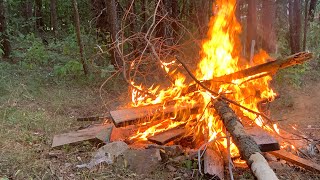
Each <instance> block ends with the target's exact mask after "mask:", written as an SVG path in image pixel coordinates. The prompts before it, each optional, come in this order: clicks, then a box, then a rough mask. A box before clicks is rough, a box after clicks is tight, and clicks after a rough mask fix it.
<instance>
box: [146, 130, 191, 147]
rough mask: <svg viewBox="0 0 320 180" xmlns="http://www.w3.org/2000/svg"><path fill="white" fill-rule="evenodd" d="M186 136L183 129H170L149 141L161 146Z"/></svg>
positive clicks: (150, 138)
mask: <svg viewBox="0 0 320 180" xmlns="http://www.w3.org/2000/svg"><path fill="white" fill-rule="evenodd" d="M184 134H185V130H184V129H183V128H177V129H170V130H168V131H164V132H162V133H159V134H157V135H155V136H152V137H149V138H148V141H150V142H153V143H156V144H159V145H164V144H167V143H168V142H170V141H172V140H175V139H177V138H179V137H182V136H183V135H184Z"/></svg>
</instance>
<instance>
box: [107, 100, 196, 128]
mask: <svg viewBox="0 0 320 180" xmlns="http://www.w3.org/2000/svg"><path fill="white" fill-rule="evenodd" d="M187 109H191V111H196V110H197V109H198V107H191V106H183V105H181V106H179V108H177V107H175V106H174V105H167V106H163V105H159V104H156V105H148V106H141V107H134V108H129V109H121V110H116V111H110V116H111V119H112V121H113V123H114V125H115V126H116V127H124V126H128V125H131V124H136V123H143V122H147V121H148V120H151V119H157V117H154V116H155V115H156V116H159V117H158V118H165V117H169V116H170V114H171V113H173V112H175V111H183V110H187Z"/></svg>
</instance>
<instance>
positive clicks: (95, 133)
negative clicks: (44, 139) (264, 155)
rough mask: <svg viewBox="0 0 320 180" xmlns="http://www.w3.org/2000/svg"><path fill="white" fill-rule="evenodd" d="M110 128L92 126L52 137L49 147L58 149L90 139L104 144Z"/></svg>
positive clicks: (107, 126) (106, 126)
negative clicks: (98, 140)
mask: <svg viewBox="0 0 320 180" xmlns="http://www.w3.org/2000/svg"><path fill="white" fill-rule="evenodd" d="M112 127H113V125H112V124H107V125H94V126H92V127H89V128H86V129H81V130H78V131H74V132H69V133H64V134H58V135H55V136H54V137H53V141H52V145H51V147H58V146H62V145H66V144H71V143H76V142H81V141H86V140H91V139H100V140H102V141H104V142H105V140H107V138H108V137H107V136H108V134H109V135H110V134H111V130H112Z"/></svg>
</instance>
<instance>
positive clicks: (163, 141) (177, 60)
mask: <svg viewBox="0 0 320 180" xmlns="http://www.w3.org/2000/svg"><path fill="white" fill-rule="evenodd" d="M216 6H217V10H216V13H215V16H213V17H212V18H211V21H210V26H209V31H208V38H207V39H206V40H205V41H204V42H203V44H202V49H201V52H200V56H201V59H200V60H199V63H198V65H197V67H196V68H193V69H192V70H190V69H189V67H188V65H187V64H185V63H184V60H183V59H181V57H179V56H178V55H177V56H174V59H173V60H171V61H169V62H166V61H161V66H162V68H163V70H164V71H165V72H166V73H167V74H168V75H169V76H170V79H171V86H169V87H167V88H160V86H157V84H155V85H153V86H151V87H145V85H143V84H139V85H137V83H136V82H134V81H130V83H129V86H130V89H131V91H130V93H131V98H132V101H131V103H130V104H129V105H128V106H127V107H126V108H121V109H118V110H113V111H110V112H109V116H108V117H104V118H105V119H106V121H105V123H104V124H101V125H96V126H93V127H89V128H87V129H83V130H79V131H77V132H72V133H67V134H62V135H58V136H55V137H54V140H53V144H52V146H53V147H57V146H61V145H64V144H69V143H74V142H79V141H83V140H89V139H99V140H100V141H101V142H103V143H105V144H106V145H104V146H102V147H101V148H100V149H99V150H98V152H97V153H96V154H95V155H94V157H93V159H92V160H91V162H89V163H88V164H83V165H79V166H78V167H79V168H84V167H86V168H92V167H93V166H95V165H97V164H99V163H101V162H106V163H107V164H113V163H115V162H119V161H117V160H116V159H121V158H123V160H120V161H121V162H122V166H125V167H129V168H131V170H133V171H135V172H137V173H150V172H149V171H148V170H147V169H148V168H145V166H146V165H147V166H150V167H153V166H156V165H157V164H159V162H162V163H164V166H166V165H165V163H166V162H168V161H179V158H177V157H181V156H183V157H186V159H188V160H189V161H185V160H186V159H183V160H181V161H184V162H190V163H191V164H190V163H189V164H187V165H186V166H188V167H190V168H192V169H194V172H195V173H196V174H198V175H208V176H209V177H211V178H212V177H217V178H219V179H227V178H229V177H226V176H225V174H226V171H228V174H229V175H230V178H231V179H232V178H233V177H232V169H234V168H239V167H245V168H250V169H251V172H252V173H253V174H254V176H255V177H256V178H257V179H278V177H277V175H276V174H275V172H274V171H273V169H272V168H271V167H270V165H269V164H270V163H268V161H278V160H277V158H278V159H284V160H286V161H288V162H290V163H292V164H294V165H297V166H301V167H302V168H305V169H308V170H311V171H318V172H320V166H319V165H317V164H315V163H313V162H311V161H309V160H306V159H303V158H301V157H298V156H297V154H299V153H301V152H303V151H302V149H305V148H307V147H309V145H310V143H309V141H308V139H307V138H304V137H301V136H299V135H297V134H295V135H294V134H291V133H289V132H286V131H285V130H283V129H282V128H281V127H280V126H279V125H278V124H277V122H276V120H273V119H271V118H270V117H269V116H268V115H267V114H268V108H267V105H268V103H270V102H271V101H273V100H274V99H276V98H281V94H280V95H277V94H276V93H275V92H274V91H273V89H272V88H271V87H270V86H269V83H270V81H271V80H272V76H273V75H274V74H275V73H277V72H278V71H279V70H281V69H284V68H288V67H291V66H295V65H299V64H303V63H304V62H305V61H307V60H310V59H312V58H313V54H312V53H310V52H300V53H297V54H293V55H290V56H287V57H284V58H278V59H272V58H270V57H269V55H268V54H267V53H266V52H265V51H263V50H261V51H260V52H259V53H257V54H252V58H251V59H249V60H246V59H243V58H242V56H241V51H240V49H241V46H240V45H239V42H240V40H239V34H240V32H241V26H240V24H239V23H238V22H237V20H236V17H235V14H234V11H235V2H233V1H217V5H216ZM173 65H176V66H178V67H180V68H182V69H183V70H184V73H181V72H179V71H178V70H177V69H174V68H172V67H173ZM187 78H189V80H190V81H187V80H186V79H187ZM189 82H191V83H189ZM96 119H99V117H97V118H96ZM67 137H68V138H67ZM70 137H71V138H70ZM128 149H131V150H130V151H128ZM139 163H140V164H139ZM166 167H167V168H168V169H169V170H170V169H175V167H172V166H171V167H170V166H166ZM225 167H226V170H225ZM192 177H193V175H192ZM189 178H190V177H189Z"/></svg>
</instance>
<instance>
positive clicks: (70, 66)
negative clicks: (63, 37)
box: [53, 60, 83, 77]
mask: <svg viewBox="0 0 320 180" xmlns="http://www.w3.org/2000/svg"><path fill="white" fill-rule="evenodd" d="M53 73H54V75H56V76H59V77H65V76H67V75H74V76H78V75H82V74H83V66H82V64H81V63H80V62H79V61H77V60H71V61H69V62H67V63H66V64H64V65H55V66H54V70H53Z"/></svg>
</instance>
